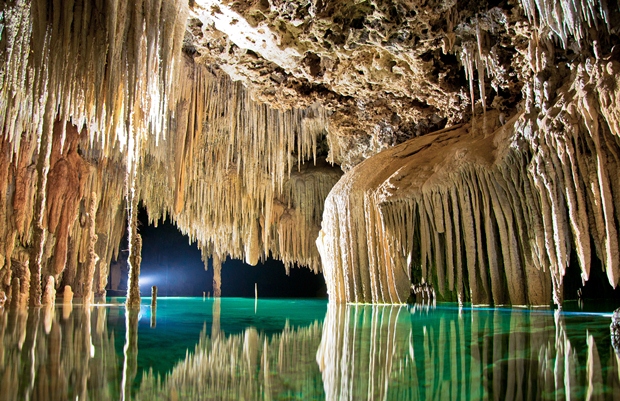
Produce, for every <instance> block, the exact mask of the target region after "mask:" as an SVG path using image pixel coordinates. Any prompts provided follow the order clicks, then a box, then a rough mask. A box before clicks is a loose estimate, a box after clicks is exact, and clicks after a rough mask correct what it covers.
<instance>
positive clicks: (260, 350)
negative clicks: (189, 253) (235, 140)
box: [0, 298, 620, 400]
mask: <svg viewBox="0 0 620 401" xmlns="http://www.w3.org/2000/svg"><path fill="white" fill-rule="evenodd" d="M122 301H123V299H109V303H108V304H106V305H97V306H93V307H91V308H88V309H85V308H83V307H81V306H77V305H76V306H74V307H72V308H68V307H63V306H58V307H56V308H42V309H31V310H29V311H14V310H1V309H0V336H1V338H2V342H1V343H0V400H29V399H32V400H65V399H66V400H69V399H70V400H75V399H80V400H87V399H90V400H121V399H126V400H129V399H131V400H186V399H187V400H242V399H244V400H325V399H327V400H460V399H462V400H478V399H490V400H505V399H515V400H521V399H524V400H530V399H550V400H551V399H553V400H555V399H619V398H620V356H618V355H617V354H616V353H615V352H614V350H613V348H612V347H611V339H610V332H609V324H610V320H611V319H610V317H611V311H612V310H613V306H609V305H607V306H604V308H602V310H603V311H604V312H598V311H597V309H601V308H597V305H592V304H586V305H587V306H588V308H584V310H581V309H579V308H577V307H575V308H574V309H576V310H575V311H570V310H568V311H567V310H565V311H563V312H558V311H553V310H547V309H544V310H540V309H510V308H466V307H463V308H459V307H458V306H456V305H451V304H446V305H437V306H422V307H420V306H414V307H411V306H365V305H364V306H363V305H349V306H338V305H331V304H328V303H327V302H325V301H320V300H268V299H259V300H258V301H257V302H255V300H254V299H239V298H222V299H220V300H213V299H204V300H203V299H202V298H161V299H159V300H158V305H157V308H156V310H155V311H153V310H151V307H150V299H149V298H145V299H144V300H143V306H142V308H141V310H140V313H126V311H125V308H124V307H123V306H122ZM153 312H155V313H153Z"/></svg>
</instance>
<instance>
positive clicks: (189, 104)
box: [0, 0, 620, 305]
mask: <svg viewBox="0 0 620 401" xmlns="http://www.w3.org/2000/svg"><path fill="white" fill-rule="evenodd" d="M0 11H1V12H0V58H1V59H2V62H3V63H2V68H1V69H0V102H1V103H0V104H1V105H2V107H1V109H0V127H1V129H2V138H1V143H0V145H1V148H0V150H1V151H2V154H1V158H0V192H1V193H2V194H3V196H2V197H0V279H1V280H0V284H1V285H2V288H0V290H1V291H4V292H5V293H8V294H9V295H12V294H13V293H15V294H16V293H19V294H20V295H19V296H18V298H19V301H18V302H19V303H22V304H23V303H30V304H33V305H36V304H38V303H39V302H41V300H42V299H43V300H45V299H50V297H49V296H48V297H44V296H43V295H44V294H42V292H43V284H44V283H47V282H48V280H49V278H48V277H49V276H52V277H53V278H54V280H55V286H56V287H57V288H58V289H60V287H61V286H63V285H71V286H72V287H74V290H75V291H76V294H77V295H78V296H80V295H82V296H87V297H88V296H90V294H83V293H82V288H85V289H86V291H87V292H90V291H89V290H88V288H92V289H93V291H94V293H95V294H97V295H103V294H104V289H105V287H106V285H107V278H108V266H109V263H110V261H111V260H112V259H115V257H116V254H117V252H118V246H119V243H120V238H121V237H122V234H123V231H124V230H125V229H126V226H129V229H130V230H129V231H130V233H131V240H130V248H131V249H133V250H136V251H137V250H138V249H139V246H137V245H138V242H139V230H138V228H137V227H136V218H135V216H136V213H135V211H136V209H137V205H138V204H139V203H140V202H143V204H144V205H145V206H146V207H147V209H148V212H149V217H150V219H151V221H153V222H156V221H157V220H158V219H159V218H160V217H163V216H170V217H171V219H172V221H173V222H174V223H175V224H176V225H177V226H178V227H179V229H180V230H181V231H182V232H183V233H185V234H187V235H188V237H189V238H190V240H192V241H197V243H198V246H199V248H200V249H201V250H202V253H203V259H204V260H205V265H207V261H208V259H209V258H210V257H211V256H215V257H216V258H218V259H219V260H225V258H226V257H227V256H231V257H234V258H242V259H245V260H246V261H247V262H249V263H252V264H255V263H257V262H258V261H260V260H264V259H265V258H267V257H268V256H270V255H271V256H273V257H275V258H278V259H281V260H283V261H284V262H285V265H286V266H287V269H288V268H290V267H292V266H295V265H303V266H307V267H309V268H311V269H312V270H314V271H315V272H318V271H321V270H324V273H325V276H326V281H327V283H328V288H329V292H330V298H331V299H332V300H335V301H338V302H345V301H349V302H396V303H400V302H404V301H405V300H406V299H407V297H408V295H409V292H410V285H411V284H412V283H414V284H419V283H422V282H424V283H430V284H432V286H433V287H434V288H435V290H436V293H437V294H438V295H439V298H440V299H444V300H455V301H462V302H465V301H471V302H473V303H476V304H487V303H493V304H504V303H511V304H549V303H550V302H555V303H561V301H562V297H563V290H562V288H563V280H564V277H565V274H566V269H567V268H568V267H569V265H570V260H571V259H575V260H576V263H577V264H578V265H579V269H580V271H581V277H582V280H583V281H584V282H586V281H587V280H588V279H589V278H590V276H591V273H592V272H591V266H592V263H593V261H599V260H600V262H601V264H602V266H603V270H604V273H605V275H606V276H607V281H608V282H609V284H610V286H611V287H615V286H617V284H618V280H619V277H620V272H619V269H620V266H619V265H618V264H619V263H620V262H619V261H618V223H617V221H618V216H617V213H618V212H617V210H618V207H619V206H620V204H619V203H618V202H620V201H619V200H618V199H620V195H619V194H618V189H617V188H618V187H617V184H616V181H617V179H616V175H617V174H614V172H615V169H616V165H617V163H618V154H620V152H618V142H617V141H618V135H619V133H620V123H619V118H620V115H619V113H618V108H617V102H618V100H619V96H620V94H619V92H618V89H617V87H618V80H617V79H616V75H617V74H618V71H619V70H620V66H619V61H620V60H619V56H618V52H619V50H618V49H619V47H618V46H617V42H618V34H619V32H618V29H619V28H618V27H619V26H620V10H619V9H618V7H617V5H613V4H608V3H607V2H606V1H605V0H599V1H590V2H579V1H560V2H556V1H537V2H533V1H529V0H519V1H516V0H507V1H481V2H470V1H465V2H460V1H453V0H446V1H411V2H409V1H408V2H383V1H370V0H369V1H362V2H358V1H344V2H334V1H308V0H299V1H294V2H291V1H280V0H266V1H219V0H195V1H192V2H190V3H189V4H188V3H186V2H185V1H181V0H163V1H161V0H160V1H157V0H145V1H142V2H139V3H134V2H127V3H123V4H117V3H115V2H105V3H99V2H91V1H88V0H75V1H71V2H63V1H60V0H56V1H52V2H48V1H42V0H37V1H25V0H14V1H10V2H4V3H3V4H2V5H0ZM343 171H344V172H346V174H345V175H344V176H342V172H343ZM341 176H342V178H341ZM332 188H333V189H332ZM330 191H331V192H330ZM328 194H329V196H328ZM93 215H94V216H93ZM319 230H322V231H319ZM317 237H318V241H315V240H316V238H317ZM319 250H320V252H319ZM134 253H135V252H134ZM137 256H139V255H134V258H133V259H132V258H130V260H132V261H134V262H133V264H134V265H137V261H138V260H139V258H137ZM597 263H598V262H597ZM130 264H132V263H130ZM130 274H133V275H134V276H135V274H136V271H135V270H132V269H130ZM132 277H133V276H132ZM14 278H18V279H19V280H20V281H18V282H15V281H14V280H13V279H14ZM134 281H135V280H134V279H132V280H130V283H131V282H134ZM91 282H92V284H91ZM0 298H1V297H0Z"/></svg>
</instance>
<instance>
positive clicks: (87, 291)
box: [82, 192, 99, 305]
mask: <svg viewBox="0 0 620 401" xmlns="http://www.w3.org/2000/svg"><path fill="white" fill-rule="evenodd" d="M96 216H97V195H96V194H95V193H94V192H93V193H92V194H91V195H90V204H89V207H88V215H87V217H86V219H87V223H86V225H87V227H88V262H87V265H86V277H85V279H84V293H83V294H82V296H83V298H84V304H85V305H89V304H90V303H92V302H93V301H94V295H95V294H94V293H93V278H94V275H95V268H96V266H97V262H98V261H99V256H98V255H97V253H96V252H95V245H96V244H97V234H96V229H95V218H96Z"/></svg>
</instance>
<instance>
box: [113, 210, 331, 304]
mask: <svg viewBox="0 0 620 401" xmlns="http://www.w3.org/2000/svg"><path fill="white" fill-rule="evenodd" d="M138 219H139V226H138V231H139V233H140V235H141V236H142V264H141V268H140V293H141V295H142V296H143V297H144V296H150V295H151V286H153V285H156V286H157V287H158V295H159V296H163V297H166V296H186V297H197V296H200V297H201V296H203V294H204V295H207V296H210V295H212V294H213V265H212V261H211V260H209V269H208V270H206V271H205V268H204V263H203V262H202V260H201V255H200V250H199V249H198V247H197V246H196V244H195V243H194V244H190V243H189V240H188V238H187V237H186V236H185V235H183V234H182V233H181V232H180V231H179V230H178V229H177V228H176V226H175V225H174V224H172V223H171V222H170V220H168V219H166V220H165V221H163V220H160V221H159V223H158V226H157V227H154V226H152V225H149V224H148V215H147V212H146V210H145V209H144V208H141V209H140V214H139V216H138ZM127 248H128V247H127V241H126V238H124V240H123V244H122V245H121V251H120V256H119V260H118V261H114V262H113V263H112V265H111V268H110V277H109V280H108V295H119V296H124V295H125V292H126V290H127V267H126V259H127ZM255 284H256V287H257V288H258V296H259V297H261V298H317V297H318V298H327V289H326V285H325V280H324V278H323V275H322V274H320V273H319V274H314V273H313V272H312V271H310V270H309V269H307V268H305V267H295V268H292V269H291V270H290V274H289V275H288V276H287V275H286V271H285V268H284V264H283V263H282V262H281V261H279V260H275V259H272V258H269V259H267V260H266V261H265V262H264V263H259V264H257V265H256V266H251V265H248V264H246V263H245V262H243V261H241V260H236V259H230V258H227V259H226V261H223V263H222V296H223V297H252V298H253V297H254V288H255Z"/></svg>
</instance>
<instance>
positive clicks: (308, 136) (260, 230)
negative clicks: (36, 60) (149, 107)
mask: <svg viewBox="0 0 620 401" xmlns="http://www.w3.org/2000/svg"><path fill="white" fill-rule="evenodd" d="M183 77H184V79H180V80H179V88H178V93H179V95H180V96H179V103H178V106H177V108H176V110H175V116H174V118H173V119H172V120H171V121H170V129H169V131H168V135H167V137H166V138H165V139H163V140H162V141H161V142H160V144H159V146H157V145H156V144H155V143H153V142H149V143H147V144H146V146H145V147H144V149H143V160H142V165H141V170H140V172H139V174H138V181H139V182H138V183H137V187H138V188H139V196H140V198H141V199H143V201H144V203H145V205H146V206H147V208H148V212H149V217H150V219H151V221H157V220H158V219H159V218H160V217H161V216H165V215H170V216H171V217H172V220H173V221H175V223H176V225H177V226H178V227H179V229H180V230H181V231H182V232H183V233H185V234H187V235H188V236H189V239H190V241H197V242H198V244H199V247H200V248H201V249H202V250H203V253H204V254H205V255H203V257H204V258H205V259H207V258H208V256H209V255H213V254H216V255H219V256H220V257H221V258H222V260H223V259H224V258H225V257H226V256H227V255H229V256H231V257H233V258H239V259H244V260H246V261H247V262H248V263H250V264H256V263H257V262H258V261H259V260H261V259H265V258H266V257H267V256H269V254H270V253H271V255H272V256H273V257H275V258H278V259H281V260H283V261H284V262H285V264H286V265H287V266H291V265H292V264H293V263H300V264H303V265H307V266H310V267H311V268H312V269H313V270H315V271H318V270H319V255H318V252H317V250H316V246H315V245H314V240H315V238H316V234H317V233H318V229H319V227H320V219H321V215H322V207H323V200H324V199H325V197H326V196H327V193H328V192H329V190H330V189H331V187H332V186H333V185H334V183H335V182H336V181H337V180H338V178H339V176H340V174H339V173H337V172H335V169H333V168H331V167H330V166H327V165H325V164H324V163H323V162H320V161H317V160H316V149H317V144H318V141H319V139H320V137H321V136H322V135H324V132H325V129H326V125H327V123H326V120H327V119H326V116H325V111H324V110H323V109H322V108H321V107H319V106H312V107H309V108H307V109H303V110H298V109H293V110H289V111H280V110H275V109H271V108H269V107H267V106H266V105H263V104H259V103H257V102H254V101H253V100H252V99H251V97H250V93H249V92H248V91H247V90H246V89H245V88H244V87H243V86H242V85H241V84H239V83H234V82H232V81H231V80H230V79H229V78H228V77H224V76H218V75H214V74H213V73H212V72H210V71H209V69H207V68H206V67H203V66H199V65H196V64H194V63H193V62H192V61H191V60H186V61H185V62H184V63H183ZM185 77H186V78H185ZM171 161H172V162H171ZM300 170H302V171H303V172H302V173H299V171H300Z"/></svg>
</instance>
